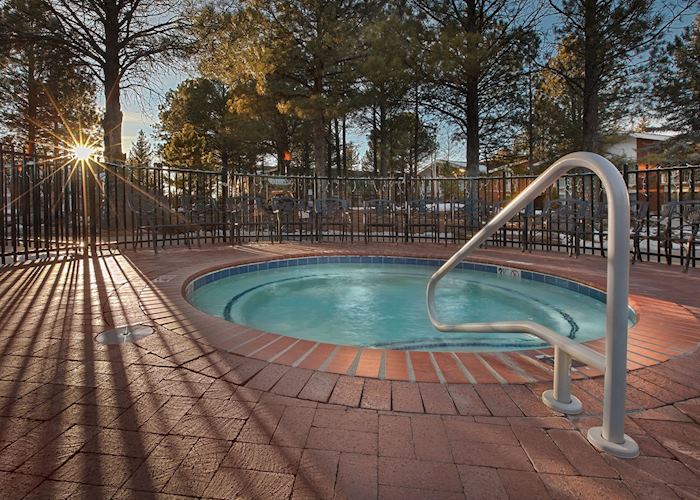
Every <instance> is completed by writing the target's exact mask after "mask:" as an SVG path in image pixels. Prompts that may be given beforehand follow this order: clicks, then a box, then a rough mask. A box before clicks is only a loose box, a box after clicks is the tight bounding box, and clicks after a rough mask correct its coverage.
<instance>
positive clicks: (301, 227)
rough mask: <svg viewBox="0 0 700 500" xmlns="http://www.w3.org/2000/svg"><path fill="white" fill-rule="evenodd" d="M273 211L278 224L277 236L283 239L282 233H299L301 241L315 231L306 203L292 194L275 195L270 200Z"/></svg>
mask: <svg viewBox="0 0 700 500" xmlns="http://www.w3.org/2000/svg"><path fill="white" fill-rule="evenodd" d="M270 203H271V206H272V213H273V214H274V216H275V222H276V224H277V237H278V238H279V240H280V241H282V235H283V234H286V235H294V234H296V235H298V236H299V241H301V240H302V239H303V237H304V236H308V235H309V234H311V233H312V231H313V225H312V224H311V217H310V214H309V211H308V210H305V208H304V203H303V202H301V201H299V200H297V199H296V198H292V197H291V196H275V197H273V198H272V200H271V201H270Z"/></svg>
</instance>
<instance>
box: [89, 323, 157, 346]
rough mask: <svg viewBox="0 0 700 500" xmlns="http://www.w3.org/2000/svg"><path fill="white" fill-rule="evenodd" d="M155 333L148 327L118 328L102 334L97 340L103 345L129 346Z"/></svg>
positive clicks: (128, 326)
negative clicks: (128, 344)
mask: <svg viewBox="0 0 700 500" xmlns="http://www.w3.org/2000/svg"><path fill="white" fill-rule="evenodd" d="M152 333H153V328H152V327H150V326H146V325H126V326H118V327H117V328H112V329H110V330H105V331H104V332H102V333H100V334H99V335H98V336H97V337H95V340H97V341H98V342H99V343H101V344H127V343H130V342H138V341H139V340H141V339H142V338H144V337H148V336H149V335H150V334H152Z"/></svg>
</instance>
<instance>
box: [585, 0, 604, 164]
mask: <svg viewBox="0 0 700 500" xmlns="http://www.w3.org/2000/svg"><path fill="white" fill-rule="evenodd" d="M597 15H598V5H597V0H585V26H584V28H585V33H584V36H585V40H584V81H583V137H582V139H583V149H584V151H591V152H594V153H596V152H598V148H599V137H598V128H599V107H600V97H599V95H598V94H599V87H600V69H601V68H600V64H601V63H600V61H599V57H598V55H599V54H598V51H599V44H600V33H599V32H598V26H599V23H598V20H597V19H596V17H597Z"/></svg>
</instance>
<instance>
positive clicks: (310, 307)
mask: <svg viewBox="0 0 700 500" xmlns="http://www.w3.org/2000/svg"><path fill="white" fill-rule="evenodd" d="M435 270H436V267H433V266H427V265H403V264H380V263H328V264H309V265H298V266H295V267H277V268H274V269H266V270H260V271H253V272H243V273H240V274H237V275H234V276H226V277H215V278H216V280H215V281H213V282H210V283H201V284H197V287H196V289H195V290H193V291H192V290H190V293H189V296H188V298H189V300H190V302H191V303H192V304H193V305H194V306H196V307H197V308H199V309H200V310H202V311H204V312H206V313H209V314H211V315H214V316H217V317H220V318H224V319H226V320H228V321H231V322H234V323H238V324H242V325H246V326H250V327H252V328H256V329H259V330H263V331H266V332H274V333H279V334H282V335H288V336H291V337H297V338H303V339H308V340H314V341H319V342H329V343H334V344H344V345H355V346H363V347H383V348H391V349H411V350H430V351H441V350H447V351H511V350H518V349H531V348H538V347H543V346H544V345H545V344H543V343H542V341H540V340H539V339H538V338H536V337H533V336H531V335H526V334H512V335H508V334H474V333H471V334H469V333H442V332H438V331H437V330H435V329H434V328H433V326H432V325H431V323H430V321H429V320H428V316H427V311H426V306H425V287H426V284H427V282H428V279H429V277H430V276H431V274H432V273H433V272H434V271H435ZM532 275H534V273H528V276H532ZM538 276H542V275H538ZM200 280H202V278H200ZM204 281H208V280H206V279H204ZM589 290H590V289H589ZM436 298H437V304H438V311H439V312H440V315H441V319H443V320H444V321H446V322H454V323H457V322H476V321H479V322H482V321H509V320H526V319H527V320H531V321H535V322H537V323H541V324H543V325H545V326H547V327H549V328H551V329H552V330H554V331H556V332H559V333H561V334H562V335H565V336H569V337H571V338H574V339H575V340H577V341H580V342H585V341H587V340H591V339H596V338H599V337H602V336H603V334H604V329H605V304H604V303H603V302H601V301H600V300H596V298H593V297H590V296H587V295H584V294H582V293H578V292H575V291H571V290H568V289H566V288H562V287H561V285H560V286H553V285H551V284H546V283H542V282H539V281H534V278H531V279H519V278H512V277H510V276H509V277H506V276H501V275H499V274H498V273H496V272H483V271H475V270H462V269H457V270H455V271H453V272H452V273H450V274H449V275H448V276H447V277H446V278H444V279H443V280H442V282H441V284H440V285H439V288H438V290H437V293H436Z"/></svg>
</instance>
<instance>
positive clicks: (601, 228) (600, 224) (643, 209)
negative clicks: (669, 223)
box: [593, 200, 649, 264]
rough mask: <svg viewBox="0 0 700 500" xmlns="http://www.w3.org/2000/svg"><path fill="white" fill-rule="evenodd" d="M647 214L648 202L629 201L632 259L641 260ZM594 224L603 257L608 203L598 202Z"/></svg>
mask: <svg viewBox="0 0 700 500" xmlns="http://www.w3.org/2000/svg"><path fill="white" fill-rule="evenodd" d="M648 214H649V203H648V202H646V201H641V200H635V201H631V202H630V237H631V238H632V261H631V263H632V264H634V263H635V262H636V261H637V260H639V261H640V262H641V260H642V249H641V244H640V242H641V234H642V230H643V229H644V225H645V223H646V221H647V216H648ZM593 220H594V224H593V226H594V227H595V228H597V235H598V243H599V245H600V255H602V256H603V257H605V241H606V240H607V234H608V204H607V203H598V205H596V208H595V209H594V214H593Z"/></svg>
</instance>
